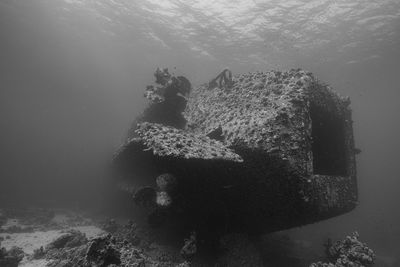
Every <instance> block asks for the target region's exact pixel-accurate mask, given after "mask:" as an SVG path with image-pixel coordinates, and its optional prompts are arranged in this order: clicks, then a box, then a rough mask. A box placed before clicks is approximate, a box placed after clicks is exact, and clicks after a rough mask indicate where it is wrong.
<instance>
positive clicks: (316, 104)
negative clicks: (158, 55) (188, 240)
mask: <svg viewBox="0 0 400 267" xmlns="http://www.w3.org/2000/svg"><path fill="white" fill-rule="evenodd" d="M155 77H156V83H157V85H155V86H148V87H147V89H146V94H145V96H146V97H147V98H148V99H150V103H149V106H148V107H147V108H146V109H145V110H144V112H143V113H142V114H141V115H140V116H139V117H138V118H137V119H136V120H135V121H134V123H133V125H132V129H131V130H130V133H129V136H128V138H127V140H126V142H125V143H124V144H123V145H122V146H121V147H120V148H119V149H118V151H117V152H116V154H115V156H114V164H115V166H116V169H117V171H118V175H119V177H121V178H120V179H121V180H120V181H122V182H123V184H124V188H125V189H126V190H127V191H128V192H130V193H132V196H133V199H134V201H135V202H136V203H137V204H140V205H142V206H144V207H146V208H147V209H148V221H149V223H150V224H151V225H153V226H155V227H156V226H162V225H176V224H179V225H180V227H179V229H181V230H183V231H196V232H197V234H198V235H202V236H221V235H223V234H226V233H232V232H242V233H248V234H262V233H269V232H273V231H278V230H283V229H288V228H291V227H295V226H301V225H305V224H310V223H314V222H317V221H320V220H324V219H328V218H331V217H334V216H338V215H341V214H344V213H346V212H349V211H351V210H352V209H354V208H355V206H356V204H357V180H356V161H355V155H356V154H357V149H356V148H355V146H354V138H353V129H352V118H351V109H350V100H349V99H348V98H344V97H341V96H339V95H338V94H337V93H336V92H335V91H334V90H333V89H332V88H330V87H329V86H328V85H326V84H324V83H322V82H320V81H318V80H317V79H316V78H315V77H314V76H313V74H312V73H310V72H306V71H304V70H301V69H292V70H290V71H285V72H281V71H268V72H254V73H247V74H241V75H236V76H233V77H232V75H231V73H230V71H229V70H224V72H223V73H221V74H220V75H219V76H217V78H216V79H213V80H212V81H211V82H210V83H207V84H203V85H200V86H198V87H195V88H191V85H190V82H189V81H188V80H187V79H186V78H184V77H181V76H180V77H174V76H173V75H171V74H169V72H168V70H167V69H164V70H160V69H157V71H156V73H155Z"/></svg>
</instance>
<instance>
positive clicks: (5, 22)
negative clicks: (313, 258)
mask: <svg viewBox="0 0 400 267" xmlns="http://www.w3.org/2000/svg"><path fill="white" fill-rule="evenodd" d="M399 47H400V2H399V1H397V0H380V1H361V0H354V1H344V0H343V1H341V0H336V1H325V0H324V1H319V0H315V1H300V0H293V1H261V0H260V1H258V0H257V1H256V0H255V1H195V0H191V1H155V0H143V1H128V0H124V1H113V0H91V1H83V0H82V1H80V0H65V1H62V0H52V1H50V0H35V1H28V0H21V1H20V0H2V1H1V2H0V129H1V130H0V144H1V145H0V146H1V149H0V160H1V165H0V166H1V168H0V201H1V202H0V203H3V204H4V203H7V204H9V203H12V204H16V203H18V204H20V205H26V204H35V205H39V206H50V207H58V206H69V207H70V206H73V207H76V206H85V204H88V205H89V204H93V203H99V202H98V201H102V202H101V203H107V194H106V193H105V190H104V187H106V186H105V185H108V183H110V181H109V177H110V176H109V174H108V173H107V166H108V164H109V161H110V158H111V156H112V154H113V152H114V151H115V149H116V148H117V147H118V145H119V144H120V143H121V141H122V140H123V138H124V137H125V135H126V131H127V130H128V127H129V125H130V123H131V121H132V120H133V118H134V117H135V116H136V115H138V114H139V112H140V111H141V110H142V109H143V107H144V106H145V103H146V102H145V99H144V98H143V92H144V89H145V86H146V85H147V84H149V83H151V82H152V81H153V72H154V70H155V68H156V67H158V66H161V67H168V68H169V69H170V70H171V71H173V72H174V73H176V74H178V75H184V76H186V77H187V78H188V79H189V80H190V81H191V82H192V84H193V85H199V84H200V83H204V82H207V81H208V80H209V79H210V78H212V77H214V76H215V75H216V74H217V73H218V72H220V71H221V70H222V69H223V68H224V67H229V68H230V69H231V70H232V72H233V73H234V74H238V73H244V72H248V71H256V70H269V69H279V70H286V69H290V68H298V67H301V68H304V69H306V70H308V71H311V72H313V73H314V74H315V76H316V77H318V79H320V80H321V81H324V82H326V83H328V84H330V85H331V86H332V87H333V88H334V89H335V90H336V91H338V92H339V93H340V94H342V95H348V96H350V98H351V100H352V104H351V106H352V109H353V120H354V132H355V141H356V146H357V147H358V148H360V149H361V150H362V153H361V154H360V155H358V157H357V165H358V167H357V171H358V183H359V205H358V207H357V208H356V209H355V210H354V211H352V212H350V213H348V214H346V215H343V216H340V217H337V218H334V219H330V220H327V221H324V222H321V223H317V224H313V225H309V226H305V227H302V228H297V229H293V230H290V231H289V232H288V234H289V235H290V236H291V238H292V239H293V240H295V241H294V242H295V243H296V242H298V243H300V244H301V245H299V246H298V248H299V247H304V246H305V247H307V248H310V249H309V250H307V251H313V253H314V252H315V253H316V254H318V253H322V251H323V248H322V246H321V244H322V243H323V241H324V240H325V239H326V238H327V237H332V238H334V239H339V238H342V237H343V236H344V235H346V234H348V233H350V232H352V231H353V230H358V231H359V233H360V235H361V238H362V240H363V241H365V242H367V243H368V244H369V246H370V247H371V248H373V249H374V250H375V252H376V254H377V255H378V258H379V259H378V260H379V261H380V262H381V263H380V264H381V265H379V266H400V262H399V261H400V257H399V255H400V245H399V243H400V226H399V225H400V216H399V212H398V210H399V204H398V203H400V202H399V201H400V194H399V193H400V182H399V178H400V177H399V173H400V167H399V166H400V165H399V164H398V158H399V157H398V154H399V149H400V141H399V136H400V125H399V114H400V105H399V101H398V99H399V96H400V93H399V92H400V88H399V82H398V75H399V70H400V51H399V49H398V48H399ZM102 205H105V204H102ZM296 240H297V241H296ZM294 253H300V252H294ZM301 253H302V252H301ZM385 264H386V265H385Z"/></svg>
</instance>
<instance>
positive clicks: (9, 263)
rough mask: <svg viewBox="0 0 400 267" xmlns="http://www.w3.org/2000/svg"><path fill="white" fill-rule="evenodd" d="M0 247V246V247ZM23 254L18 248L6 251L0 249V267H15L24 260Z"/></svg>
mask: <svg viewBox="0 0 400 267" xmlns="http://www.w3.org/2000/svg"><path fill="white" fill-rule="evenodd" d="M0 247H1V246H0ZM24 256H25V253H24V251H23V250H22V249H21V248H19V247H12V248H11V249H9V250H7V249H5V248H1V249H0V266H2V267H17V266H18V264H19V262H20V261H22V259H23V258H24Z"/></svg>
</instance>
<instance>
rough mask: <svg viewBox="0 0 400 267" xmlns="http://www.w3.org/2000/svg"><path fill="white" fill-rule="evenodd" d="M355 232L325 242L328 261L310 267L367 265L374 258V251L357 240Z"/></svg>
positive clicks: (358, 266)
mask: <svg viewBox="0 0 400 267" xmlns="http://www.w3.org/2000/svg"><path fill="white" fill-rule="evenodd" d="M358 238H359V234H358V233H357V232H354V233H352V234H351V235H349V236H346V238H345V239H343V240H342V241H337V242H336V243H335V244H332V243H331V241H330V240H328V243H327V244H326V254H327V258H328V260H329V262H328V263H323V262H317V263H313V264H311V265H310V267H367V266H371V265H372V264H373V263H374V260H375V253H374V251H373V250H372V249H370V248H369V247H367V245H366V244H365V243H362V242H360V241H359V240H358Z"/></svg>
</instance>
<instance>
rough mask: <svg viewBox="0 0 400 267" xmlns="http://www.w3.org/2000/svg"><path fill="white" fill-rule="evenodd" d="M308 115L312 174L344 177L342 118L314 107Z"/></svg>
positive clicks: (343, 131) (343, 130) (344, 154)
mask: <svg viewBox="0 0 400 267" xmlns="http://www.w3.org/2000/svg"><path fill="white" fill-rule="evenodd" d="M310 115H311V121H312V132H311V135H312V154H313V167H314V170H313V171H314V174H321V175H334V176H346V175H347V162H346V142H345V138H346V137H345V121H344V118H343V117H342V116H339V115H338V114H334V113H332V112H329V111H328V110H325V109H323V108H321V107H319V106H316V105H311V110H310Z"/></svg>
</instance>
